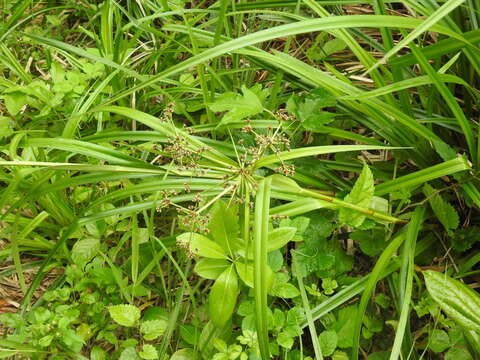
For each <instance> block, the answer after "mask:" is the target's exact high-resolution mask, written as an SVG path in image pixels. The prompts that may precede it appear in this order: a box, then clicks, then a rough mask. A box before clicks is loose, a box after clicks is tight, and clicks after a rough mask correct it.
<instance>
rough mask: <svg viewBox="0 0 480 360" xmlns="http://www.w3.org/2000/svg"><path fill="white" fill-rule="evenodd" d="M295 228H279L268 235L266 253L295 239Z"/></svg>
mask: <svg viewBox="0 0 480 360" xmlns="http://www.w3.org/2000/svg"><path fill="white" fill-rule="evenodd" d="M296 231H297V228H295V227H287V226H284V227H279V228H277V229H275V230H272V231H270V232H269V233H268V242H267V252H271V251H274V250H277V249H280V248H282V247H284V246H285V245H286V244H288V243H289V242H290V241H292V240H293V238H294V237H295V232H296Z"/></svg>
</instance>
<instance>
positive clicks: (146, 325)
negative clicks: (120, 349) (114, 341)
mask: <svg viewBox="0 0 480 360" xmlns="http://www.w3.org/2000/svg"><path fill="white" fill-rule="evenodd" d="M167 326H168V322H167V321H165V320H147V321H142V323H141V325H140V331H141V332H142V334H143V338H144V339H145V340H148V341H150V340H154V339H156V338H158V337H160V336H162V335H163V333H164V332H165V330H166V329H167Z"/></svg>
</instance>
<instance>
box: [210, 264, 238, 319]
mask: <svg viewBox="0 0 480 360" xmlns="http://www.w3.org/2000/svg"><path fill="white" fill-rule="evenodd" d="M237 293H238V280H237V273H236V272H235V268H234V266H233V265H231V266H230V267H229V268H228V269H226V270H225V271H224V272H223V273H222V274H221V275H220V276H219V277H218V279H217V280H216V281H215V283H214V284H213V286H212V289H211V290H210V294H209V297H208V299H209V311H210V317H211V319H212V322H213V323H214V324H215V326H217V327H222V326H223V325H225V324H226V322H227V321H228V320H229V319H230V317H231V316H232V313H233V309H234V307H235V303H236V302H237Z"/></svg>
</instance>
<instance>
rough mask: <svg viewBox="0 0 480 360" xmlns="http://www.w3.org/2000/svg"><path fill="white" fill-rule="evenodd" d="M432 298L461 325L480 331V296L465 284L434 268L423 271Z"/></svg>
mask: <svg viewBox="0 0 480 360" xmlns="http://www.w3.org/2000/svg"><path fill="white" fill-rule="evenodd" d="M423 276H424V277H425V284H426V285H427V290H428V293H429V294H430V296H431V297H432V299H433V300H434V301H435V302H436V303H437V304H438V306H440V308H441V309H442V310H443V311H444V312H445V313H446V314H447V315H448V316H450V317H451V318H452V319H453V320H454V321H456V322H457V323H458V324H459V325H461V326H463V327H464V328H465V329H467V330H473V331H477V332H478V331H480V296H479V295H478V294H477V293H476V292H475V291H473V290H472V289H470V288H469V287H468V286H466V285H465V284H463V283H461V282H460V281H458V280H455V279H452V278H451V277H449V276H447V275H445V274H442V273H439V272H436V271H432V270H427V271H425V272H424V273H423Z"/></svg>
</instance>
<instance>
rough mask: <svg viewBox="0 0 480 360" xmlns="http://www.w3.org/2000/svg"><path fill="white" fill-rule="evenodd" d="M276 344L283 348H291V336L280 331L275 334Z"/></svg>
mask: <svg viewBox="0 0 480 360" xmlns="http://www.w3.org/2000/svg"><path fill="white" fill-rule="evenodd" d="M277 344H278V345H280V346H281V347H283V348H285V349H291V348H292V346H293V337H292V336H290V334H287V333H286V332H283V331H282V332H281V333H280V334H278V336H277Z"/></svg>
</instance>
